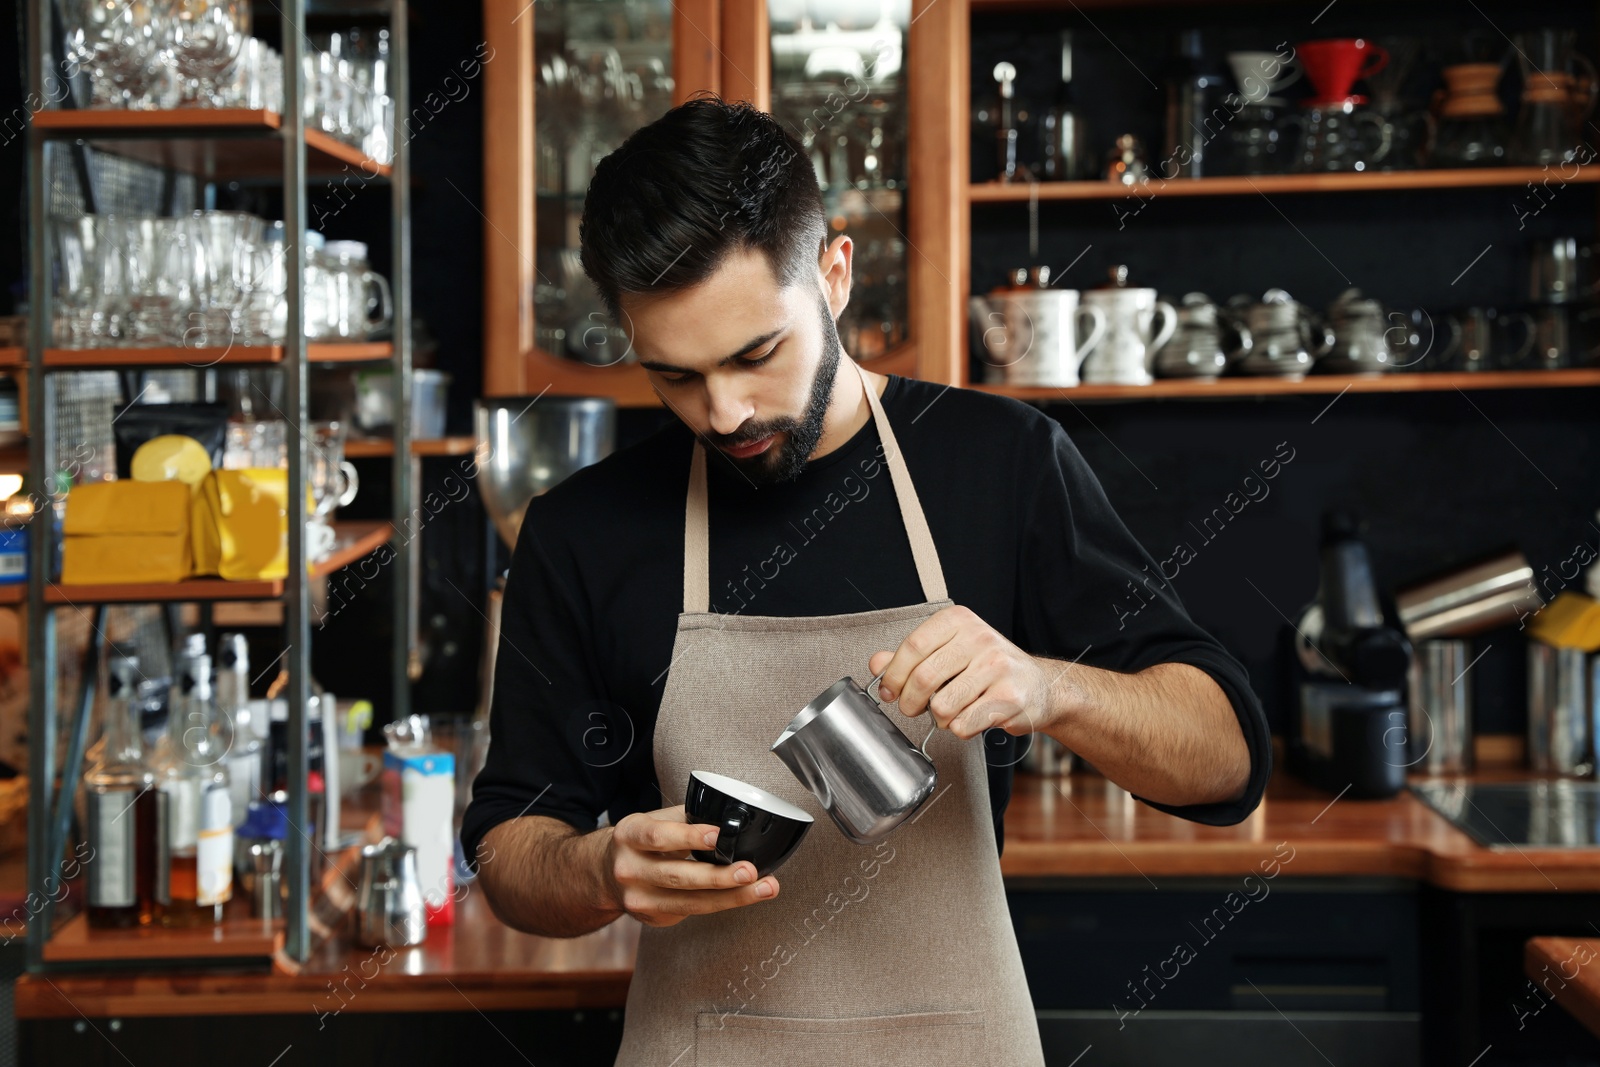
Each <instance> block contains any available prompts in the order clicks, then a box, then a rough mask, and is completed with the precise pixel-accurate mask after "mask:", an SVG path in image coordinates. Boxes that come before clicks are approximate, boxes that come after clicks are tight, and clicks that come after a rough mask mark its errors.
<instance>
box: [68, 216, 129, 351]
mask: <svg viewBox="0 0 1600 1067" xmlns="http://www.w3.org/2000/svg"><path fill="white" fill-rule="evenodd" d="M107 222H108V219H107V217H105V216H100V215H79V216H77V217H76V218H69V219H53V220H51V229H52V231H53V233H54V235H55V252H56V290H55V292H56V327H55V331H56V332H55V336H56V342H57V343H58V344H62V345H66V346H68V347H72V348H91V347H94V346H96V345H101V344H106V343H109V342H110V341H111V340H112V339H113V337H114V336H115V335H116V332H117V326H118V320H117V317H116V311H117V303H118V301H119V300H120V298H121V296H122V257H121V255H120V254H119V252H118V250H117V248H116V244H115V242H114V241H113V240H111V235H110V232H109V230H108V227H107Z"/></svg>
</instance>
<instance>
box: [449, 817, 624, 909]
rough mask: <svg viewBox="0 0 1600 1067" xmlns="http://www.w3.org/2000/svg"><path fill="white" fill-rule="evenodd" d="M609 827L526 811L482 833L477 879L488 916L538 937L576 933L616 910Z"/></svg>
mask: <svg viewBox="0 0 1600 1067" xmlns="http://www.w3.org/2000/svg"><path fill="white" fill-rule="evenodd" d="M611 832H612V828H611V827H609V826H604V827H601V828H600V829H598V830H594V831H591V832H589V833H579V832H578V831H577V830H575V829H573V828H572V827H571V826H568V825H567V824H566V823H564V822H562V821H561V820H560V819H552V818H549V817H548V816H544V815H529V816H524V817H523V818H520V819H511V820H509V821H507V822H503V823H500V824H499V825H498V826H496V827H494V828H493V829H491V830H490V831H489V832H488V833H487V834H485V835H484V838H483V844H484V848H482V849H480V850H479V852H480V853H486V854H483V855H481V858H480V859H479V861H478V881H479V884H480V885H482V887H483V892H484V896H485V897H486V898H487V899H488V901H489V908H490V910H491V911H493V912H494V914H495V917H496V918H498V919H499V920H500V921H501V922H503V923H505V924H506V925H507V926H509V927H511V928H513V929H516V930H522V931H524V932H526V933H530V934H542V935H543V936H545V937H577V936H579V935H580V934H587V933H590V932H591V931H594V930H598V929H600V928H601V927H602V926H605V925H606V924H607V923H610V922H611V921H612V920H614V919H616V918H617V917H619V916H620V915H622V914H623V910H622V908H621V906H620V905H619V904H618V903H617V902H616V893H615V886H614V885H613V883H612V880H611V873H610V865H609V860H608V855H609V846H610V842H611Z"/></svg>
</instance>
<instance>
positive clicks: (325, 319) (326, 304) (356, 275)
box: [306, 241, 394, 341]
mask: <svg viewBox="0 0 1600 1067" xmlns="http://www.w3.org/2000/svg"><path fill="white" fill-rule="evenodd" d="M306 290H307V294H308V296H307V301H306V305H307V307H306V310H307V319H306V325H307V332H308V335H310V336H313V337H315V338H316V339H319V340H333V341H364V340H366V339H367V338H368V337H371V336H372V335H373V334H375V333H377V332H379V331H381V330H384V329H386V328H387V327H388V326H389V325H390V324H391V323H392V322H393V321H394V300H393V297H392V295H391V293H390V291H389V283H388V281H387V280H385V279H384V277H383V275H381V274H378V273H376V272H375V271H373V270H372V269H371V268H370V267H368V266H367V246H366V245H365V244H363V243H362V242H360V241H329V242H327V243H326V245H324V247H323V248H322V249H320V250H314V251H312V252H311V254H310V256H308V264H307V278H306ZM313 290H314V291H315V292H316V294H317V298H316V299H315V300H313V299H312V298H311V296H310V294H311V293H312V291H313ZM313 309H315V312H316V316H315V321H313V315H312V312H313ZM374 313H376V314H374ZM313 328H315V329H316V330H317V332H316V333H314V334H312V333H311V330H312V329H313Z"/></svg>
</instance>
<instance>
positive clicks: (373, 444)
mask: <svg viewBox="0 0 1600 1067" xmlns="http://www.w3.org/2000/svg"><path fill="white" fill-rule="evenodd" d="M477 447H478V441H477V438H474V437H434V438H426V439H423V440H420V441H419V440H415V439H413V440H412V442H411V454H412V455H413V456H470V455H472V453H473V451H474V450H475V449H476V448H477ZM392 455H394V442H393V441H391V440H389V439H388V438H387V437H350V438H346V439H345V442H344V458H345V459H373V458H375V457H382V456H392Z"/></svg>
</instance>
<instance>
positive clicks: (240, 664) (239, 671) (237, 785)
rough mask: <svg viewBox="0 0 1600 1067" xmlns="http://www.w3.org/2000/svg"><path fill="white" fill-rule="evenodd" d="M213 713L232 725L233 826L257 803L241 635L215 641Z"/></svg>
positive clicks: (256, 759) (253, 728)
mask: <svg viewBox="0 0 1600 1067" xmlns="http://www.w3.org/2000/svg"><path fill="white" fill-rule="evenodd" d="M216 689H217V713H218V715H219V716H221V718H222V719H223V720H224V721H225V722H228V723H231V724H232V734H231V736H232V739H233V745H232V747H231V748H229V749H228V752H227V762H228V785H229V795H230V797H231V801H232V804H233V825H234V826H238V825H239V824H240V823H242V822H244V817H245V815H246V814H247V813H248V812H249V810H250V804H251V802H252V801H256V800H260V799H261V747H262V746H261V737H260V734H259V733H258V729H257V724H256V723H255V722H254V721H253V719H252V716H251V711H250V646H249V644H248V643H247V642H246V641H245V637H244V634H238V633H232V634H223V635H222V636H221V637H220V638H219V639H218V641H217V686H216Z"/></svg>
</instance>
